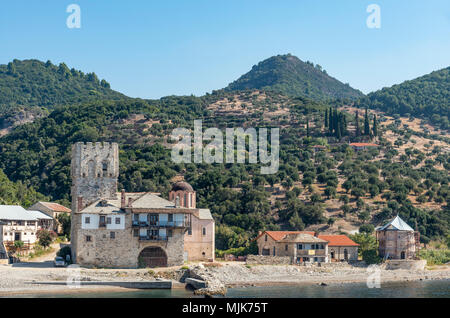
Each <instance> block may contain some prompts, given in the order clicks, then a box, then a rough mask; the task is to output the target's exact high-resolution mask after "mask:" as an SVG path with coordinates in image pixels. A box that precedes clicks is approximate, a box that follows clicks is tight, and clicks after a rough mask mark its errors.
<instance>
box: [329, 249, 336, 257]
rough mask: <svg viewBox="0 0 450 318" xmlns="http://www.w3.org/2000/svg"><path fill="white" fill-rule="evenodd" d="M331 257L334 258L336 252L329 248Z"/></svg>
mask: <svg viewBox="0 0 450 318" xmlns="http://www.w3.org/2000/svg"><path fill="white" fill-rule="evenodd" d="M330 254H331V259H335V257H336V253H335V252H334V250H331V253H330Z"/></svg>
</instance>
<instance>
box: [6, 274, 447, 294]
mask: <svg viewBox="0 0 450 318" xmlns="http://www.w3.org/2000/svg"><path fill="white" fill-rule="evenodd" d="M438 280H450V278H434V279H419V278H418V279H409V280H401V279H396V280H386V281H384V282H383V281H382V282H381V285H383V283H385V284H386V283H387V284H390V283H402V282H414V281H438ZM364 282H365V281H361V280H347V281H339V282H338V281H328V282H321V283H325V284H326V285H325V286H333V285H334V286H336V285H351V284H361V283H364ZM321 283H318V282H317V281H303V282H300V281H298V282H286V281H265V282H261V281H260V282H248V283H229V284H226V287H227V288H248V287H279V286H281V287H283V286H298V287H305V286H317V285H320V284H321ZM184 288H185V287H184V286H183V287H181V286H180V285H178V286H177V287H174V288H172V290H173V289H184ZM151 290H159V289H137V288H125V287H111V286H96V287H80V288H73V289H68V288H50V289H22V290H11V291H3V290H2V291H0V298H14V296H23V295H30V297H33V295H45V294H52V295H54V296H57V295H70V294H89V293H134V292H142V291H151ZM186 290H188V289H186ZM192 296H194V293H193V292H192ZM225 297H226V296H225Z"/></svg>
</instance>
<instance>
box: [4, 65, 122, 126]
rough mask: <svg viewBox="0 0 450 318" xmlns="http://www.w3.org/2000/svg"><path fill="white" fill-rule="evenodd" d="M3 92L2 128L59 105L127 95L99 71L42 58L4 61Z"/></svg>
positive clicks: (42, 113) (24, 120)
mask: <svg viewBox="0 0 450 318" xmlns="http://www.w3.org/2000/svg"><path fill="white" fill-rule="evenodd" d="M0 92H1V93H0V129H4V128H7V127H9V126H11V125H14V124H20V123H25V122H30V121H33V120H34V118H36V117H41V116H43V115H45V114H46V113H47V111H49V110H52V109H54V108H55V107H56V106H58V105H70V104H74V103H80V102H86V101H89V100H96V99H120V98H125V96H124V95H122V94H120V93H118V92H115V91H113V90H111V89H110V85H109V83H108V82H106V81H105V80H101V81H100V80H99V79H98V78H97V75H95V73H88V74H84V73H83V72H81V71H78V70H75V69H73V68H72V69H69V68H68V67H67V66H66V65H65V64H64V63H61V64H60V65H59V66H56V65H53V64H52V63H51V62H50V61H48V62H47V63H44V62H41V61H38V60H23V61H19V60H14V61H13V62H10V63H8V64H7V65H0Z"/></svg>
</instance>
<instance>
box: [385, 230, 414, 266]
mask: <svg viewBox="0 0 450 318" xmlns="http://www.w3.org/2000/svg"><path fill="white" fill-rule="evenodd" d="M377 237H378V242H379V254H380V256H381V257H385V256H388V258H390V259H391V258H392V259H401V258H402V253H404V257H405V259H413V258H414V257H415V255H416V240H415V238H414V232H411V231H378V232H377Z"/></svg>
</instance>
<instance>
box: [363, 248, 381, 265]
mask: <svg viewBox="0 0 450 318" xmlns="http://www.w3.org/2000/svg"><path fill="white" fill-rule="evenodd" d="M361 254H362V259H363V261H364V262H366V264H368V265H370V264H379V263H381V258H380V257H379V256H378V253H377V250H376V249H370V250H365V251H362V253H361Z"/></svg>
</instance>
